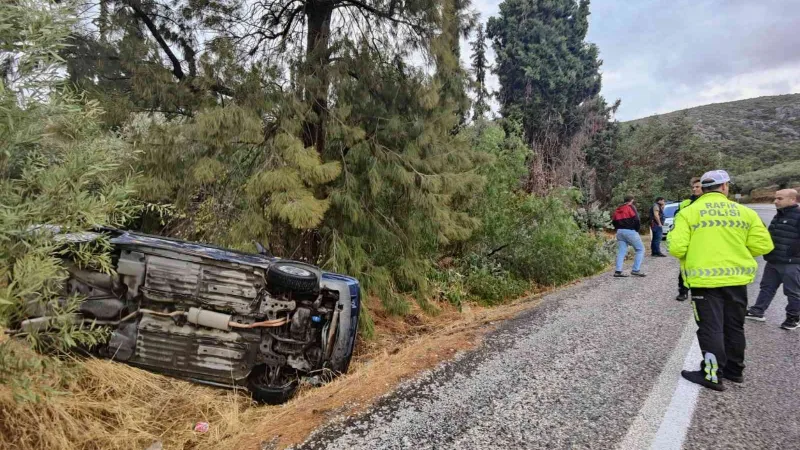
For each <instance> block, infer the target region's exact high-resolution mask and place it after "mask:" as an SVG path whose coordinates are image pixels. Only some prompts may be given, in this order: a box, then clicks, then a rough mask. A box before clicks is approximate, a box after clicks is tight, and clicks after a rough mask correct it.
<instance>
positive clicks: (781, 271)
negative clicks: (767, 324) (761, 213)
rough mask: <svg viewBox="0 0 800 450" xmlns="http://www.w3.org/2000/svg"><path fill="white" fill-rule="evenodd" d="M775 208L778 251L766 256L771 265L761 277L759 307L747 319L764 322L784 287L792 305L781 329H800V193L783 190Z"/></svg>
mask: <svg viewBox="0 0 800 450" xmlns="http://www.w3.org/2000/svg"><path fill="white" fill-rule="evenodd" d="M775 206H776V207H777V208H778V212H777V214H775V217H773V218H772V223H770V225H769V234H770V236H772V241H773V242H774V243H775V249H774V250H772V251H771V252H770V253H768V254H766V255H764V259H765V260H766V261H767V265H766V267H764V276H763V277H762V278H761V292H760V293H759V294H758V299H757V300H756V304H755V305H753V306H752V307H751V308H750V309H749V310H748V311H747V316H746V318H748V319H750V320H756V321H759V322H764V321H765V320H766V319H765V318H764V313H765V312H766V311H767V308H769V304H770V303H771V302H772V299H773V298H774V297H775V292H776V291H777V290H778V287H779V286H780V285H781V284H783V293H784V294H786V298H788V299H789V303H788V304H787V305H786V321H784V322H783V324H781V328H783V329H784V330H794V329H797V328H798V327H800V206H798V204H797V191H795V190H794V189H783V190H780V191H778V192H776V193H775Z"/></svg>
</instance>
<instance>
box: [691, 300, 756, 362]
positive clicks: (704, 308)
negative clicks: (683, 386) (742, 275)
mask: <svg viewBox="0 0 800 450" xmlns="http://www.w3.org/2000/svg"><path fill="white" fill-rule="evenodd" d="M692 305H693V307H694V320H695V321H696V322H697V340H698V341H699V343H700V350H701V351H702V352H703V359H704V361H706V362H708V361H712V362H716V365H715V367H713V368H709V369H713V370H712V372H713V371H717V370H718V369H719V370H721V373H719V372H717V373H716V374H715V375H717V376H718V377H721V376H722V373H727V374H729V375H733V376H741V375H742V371H744V349H745V347H746V341H745V337H744V315H745V313H746V312H747V287H746V286H729V287H720V288H705V289H704V288H692ZM706 373H707V374H708V373H709V371H708V370H707V371H706Z"/></svg>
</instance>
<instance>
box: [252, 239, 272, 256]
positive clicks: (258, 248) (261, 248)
mask: <svg viewBox="0 0 800 450" xmlns="http://www.w3.org/2000/svg"><path fill="white" fill-rule="evenodd" d="M255 244H256V251H257V252H258V254H259V255H264V256H269V257H273V256H274V255H273V254H272V252H270V251H269V250H267V249H266V248H265V247H264V246H263V245H261V243H260V242H255Z"/></svg>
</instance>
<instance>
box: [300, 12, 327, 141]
mask: <svg viewBox="0 0 800 450" xmlns="http://www.w3.org/2000/svg"><path fill="white" fill-rule="evenodd" d="M333 6H334V3H333V1H331V0H317V1H309V2H308V3H307V4H306V10H305V14H306V19H307V21H308V40H307V42H306V61H305V68H306V73H305V77H306V80H305V83H306V87H305V99H306V101H307V102H309V103H310V104H311V111H312V112H313V113H314V116H315V117H312V118H310V119H309V120H307V121H306V122H305V123H304V124H303V144H304V145H305V146H306V147H311V146H313V147H314V148H316V149H317V152H319V153H320V154H321V153H322V152H323V151H324V150H325V121H326V120H327V114H328V90H329V87H330V78H329V76H328V63H329V56H330V55H329V54H328V53H329V48H328V46H329V43H330V34H331V17H332V15H333Z"/></svg>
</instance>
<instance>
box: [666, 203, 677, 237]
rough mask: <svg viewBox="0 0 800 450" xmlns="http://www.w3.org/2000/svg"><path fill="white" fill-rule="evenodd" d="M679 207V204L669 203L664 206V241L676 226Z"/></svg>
mask: <svg viewBox="0 0 800 450" xmlns="http://www.w3.org/2000/svg"><path fill="white" fill-rule="evenodd" d="M678 206H680V203H678V202H673V203H667V204H666V205H664V227H663V230H664V236H663V237H662V239H666V238H667V233H669V232H670V231H671V230H672V227H673V226H674V225H675V223H674V222H675V213H676V212H677V211H678Z"/></svg>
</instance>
